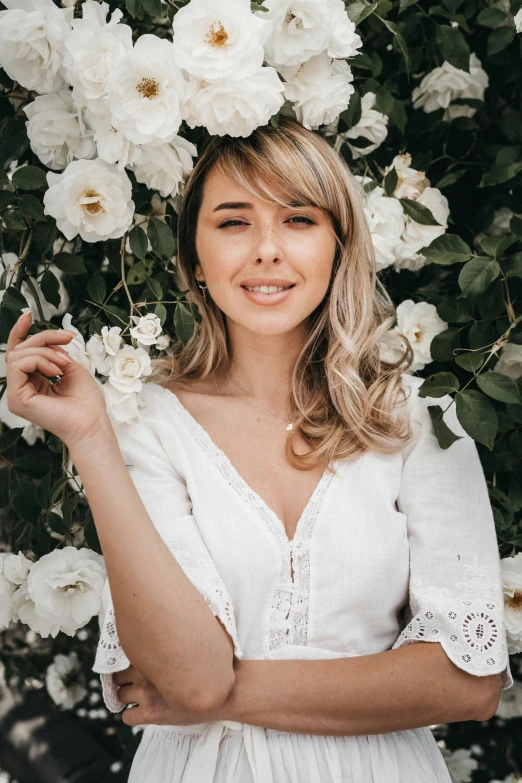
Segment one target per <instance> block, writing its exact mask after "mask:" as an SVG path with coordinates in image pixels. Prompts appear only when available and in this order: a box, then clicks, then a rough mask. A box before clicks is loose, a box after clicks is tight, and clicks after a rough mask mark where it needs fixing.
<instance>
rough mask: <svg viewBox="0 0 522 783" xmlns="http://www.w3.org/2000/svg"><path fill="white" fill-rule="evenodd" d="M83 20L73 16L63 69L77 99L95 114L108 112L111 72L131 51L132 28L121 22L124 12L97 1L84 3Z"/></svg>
mask: <svg viewBox="0 0 522 783" xmlns="http://www.w3.org/2000/svg"><path fill="white" fill-rule="evenodd" d="M81 8H82V16H83V18H82V19H74V20H73V22H72V25H71V26H72V32H71V33H69V35H68V36H67V38H66V40H65V54H64V60H63V62H64V68H65V70H66V73H67V76H68V79H69V81H70V83H71V84H72V86H73V90H74V95H75V97H76V99H77V100H78V101H79V102H80V103H81V104H82V105H85V106H87V107H88V108H89V109H90V110H91V111H92V112H93V113H94V114H96V115H104V114H106V113H107V112H108V106H107V93H108V89H109V81H110V73H111V71H112V70H114V68H115V66H116V64H117V62H118V60H120V59H121V58H122V57H123V56H124V55H125V54H126V52H130V51H131V50H132V29H131V28H130V27H129V25H126V24H118V22H119V21H120V19H121V18H122V16H123V14H122V12H121V11H120V10H119V9H116V10H114V11H113V12H112V16H111V19H110V22H107V14H108V12H109V5H108V4H107V3H98V2H96V0H85V2H83V3H82V4H81Z"/></svg>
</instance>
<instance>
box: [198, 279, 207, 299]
mask: <svg viewBox="0 0 522 783" xmlns="http://www.w3.org/2000/svg"><path fill="white" fill-rule="evenodd" d="M198 286H199V290H200V291H201V293H202V294H203V301H205V302H206V301H207V284H206V283H205V281H202V282H200V281H199V280H198Z"/></svg>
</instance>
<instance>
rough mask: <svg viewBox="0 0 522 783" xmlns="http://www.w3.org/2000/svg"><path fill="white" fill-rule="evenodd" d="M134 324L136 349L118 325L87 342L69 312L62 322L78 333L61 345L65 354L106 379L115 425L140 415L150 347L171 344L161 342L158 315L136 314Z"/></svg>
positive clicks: (148, 368) (133, 332)
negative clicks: (143, 379)
mask: <svg viewBox="0 0 522 783" xmlns="http://www.w3.org/2000/svg"><path fill="white" fill-rule="evenodd" d="M132 322H133V324H134V326H133V327H131V328H130V329H129V333H130V335H131V337H132V338H133V340H135V341H136V342H137V343H138V346H136V347H135V346H133V345H129V344H128V343H126V342H125V341H124V339H123V336H122V334H121V332H122V330H121V327H119V326H110V327H109V326H103V327H102V330H101V334H93V335H92V336H91V337H90V338H89V339H88V340H87V342H85V340H84V338H83V335H82V334H81V332H80V331H79V330H78V329H77V328H76V327H75V326H73V324H72V316H71V314H70V313H66V314H65V316H64V317H63V320H62V327H63V328H64V329H69V330H70V331H72V332H74V333H75V336H74V337H73V339H72V340H71V341H70V342H69V343H67V344H66V345H63V346H62V347H63V349H64V351H66V352H67V353H68V354H69V356H70V357H71V359H73V361H76V362H78V363H79V364H81V365H82V366H83V367H85V368H86V369H87V370H89V372H90V373H91V374H92V375H93V376H94V375H95V373H96V372H98V373H99V374H100V375H103V376H105V377H106V381H105V382H104V383H101V382H100V386H101V389H102V391H103V394H104V396H105V401H106V403H107V412H108V414H109V416H110V418H111V421H112V422H113V424H116V425H117V424H119V423H120V422H131V421H132V420H133V419H135V418H136V417H137V416H139V408H140V406H141V405H142V404H143V403H142V400H141V398H140V392H141V389H142V385H143V384H142V378H145V377H147V376H148V375H150V374H151V372H152V366H151V360H150V353H149V351H150V347H151V346H152V345H154V346H156V347H157V348H158V349H160V350H161V349H162V348H163V347H166V345H167V344H168V343H165V341H164V340H163V339H162V338H164V337H165V335H162V334H161V332H162V327H161V322H160V319H159V318H158V316H157V315H154V314H153V313H147V315H143V316H137V315H133V316H132ZM142 346H143V347H142Z"/></svg>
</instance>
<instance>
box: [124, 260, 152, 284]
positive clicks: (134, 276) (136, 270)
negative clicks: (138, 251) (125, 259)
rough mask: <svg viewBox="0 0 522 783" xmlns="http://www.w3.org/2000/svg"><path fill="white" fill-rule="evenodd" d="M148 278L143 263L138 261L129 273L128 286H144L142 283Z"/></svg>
mask: <svg viewBox="0 0 522 783" xmlns="http://www.w3.org/2000/svg"><path fill="white" fill-rule="evenodd" d="M146 277H147V275H146V272H145V265H144V263H143V261H137V262H136V263H135V264H133V265H132V266H131V267H130V269H129V271H128V272H127V277H126V282H127V285H142V283H144V282H145V279H146Z"/></svg>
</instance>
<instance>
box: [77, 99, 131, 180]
mask: <svg viewBox="0 0 522 783" xmlns="http://www.w3.org/2000/svg"><path fill="white" fill-rule="evenodd" d="M85 119H86V120H87V122H88V123H89V125H90V127H91V128H92V129H93V131H94V142H95V144H96V150H97V152H98V156H99V157H100V158H101V159H102V160H104V161H105V162H106V163H117V164H118V168H119V169H124V168H125V167H127V166H132V164H133V163H134V161H135V160H137V159H138V158H139V156H140V150H141V149H142V148H141V147H139V146H138V145H137V144H133V143H132V141H129V139H128V138H127V136H126V135H125V134H124V133H123V132H122V131H120V130H117V129H116V128H115V127H114V126H113V124H112V120H111V116H110V114H108V115H103V116H100V117H99V116H98V115H96V114H93V113H92V111H90V110H89V109H86V110H85Z"/></svg>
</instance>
